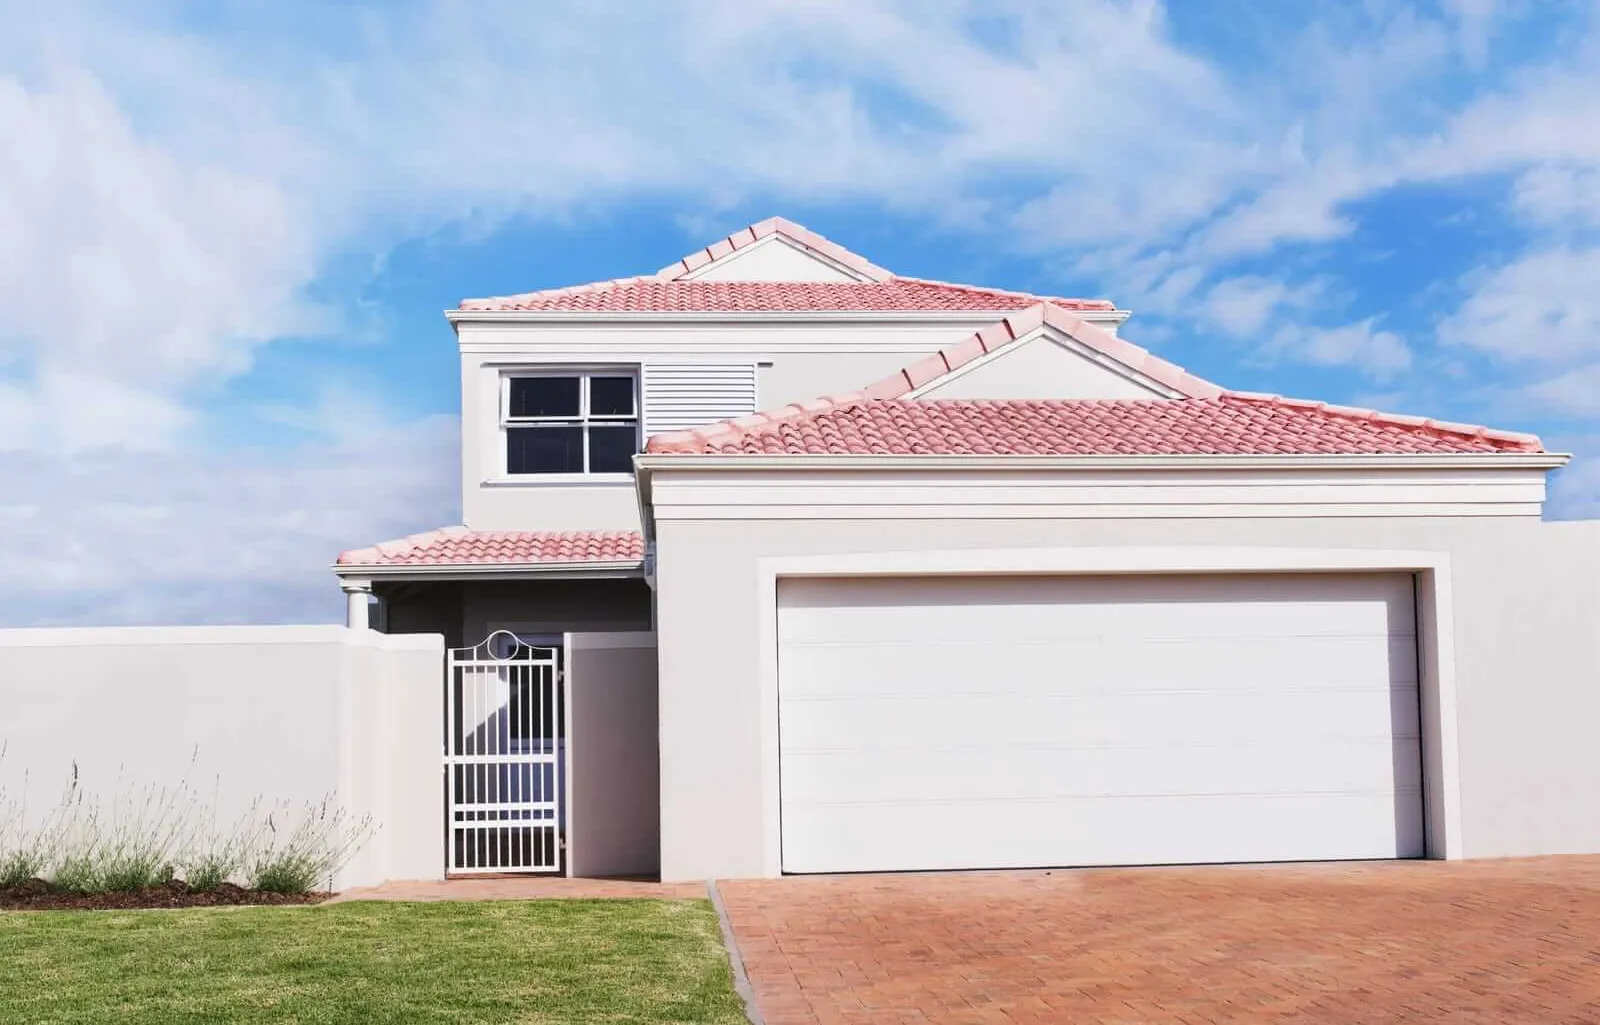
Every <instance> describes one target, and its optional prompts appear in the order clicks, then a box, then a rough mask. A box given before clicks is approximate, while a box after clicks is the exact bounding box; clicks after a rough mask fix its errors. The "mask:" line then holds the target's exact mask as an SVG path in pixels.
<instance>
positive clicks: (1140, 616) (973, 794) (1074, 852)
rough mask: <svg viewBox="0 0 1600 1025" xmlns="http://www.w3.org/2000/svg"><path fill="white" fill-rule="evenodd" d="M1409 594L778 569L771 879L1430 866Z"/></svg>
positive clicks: (1400, 589) (1392, 583) (1359, 586)
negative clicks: (776, 801) (1199, 866)
mask: <svg viewBox="0 0 1600 1025" xmlns="http://www.w3.org/2000/svg"><path fill="white" fill-rule="evenodd" d="M1412 587H1413V584H1412V578H1411V577H1410V576H1403V575H1322V576H1226V577H1224V576H1187V577H1072V578H1059V577H1056V578H982V579H975V578H916V579H912V578H895V579H853V580H785V581H782V582H781V583H780V586H779V590H778V605H779V613H778V622H779V627H778V629H779V637H780V653H779V658H780V663H779V736H780V746H781V766H780V768H781V788H782V828H783V868H784V870H785V871H787V872H856V871H888V870H901V869H946V868H1003V867H1028V866H1048V865H1135V864H1181V863H1204V862H1228V861H1292V860H1331V859H1346V858H1394V857H1416V856H1420V855H1421V854H1422V853H1423V836H1422V796H1421V767H1420V766H1421V758H1420V755H1419V743H1418V732H1419V731H1418V725H1419V714H1418V706H1417V657H1416V640H1415V630H1414V614H1413V592H1412Z"/></svg>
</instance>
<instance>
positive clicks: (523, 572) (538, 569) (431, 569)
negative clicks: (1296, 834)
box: [332, 561, 644, 583]
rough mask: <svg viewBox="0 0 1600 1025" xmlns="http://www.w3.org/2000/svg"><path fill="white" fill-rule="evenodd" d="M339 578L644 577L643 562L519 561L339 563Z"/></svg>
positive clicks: (557, 578)
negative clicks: (479, 563)
mask: <svg viewBox="0 0 1600 1025" xmlns="http://www.w3.org/2000/svg"><path fill="white" fill-rule="evenodd" d="M332 568H333V572H334V573H335V574H336V575H338V576H340V577H358V578H361V579H364V580H367V581H370V582H373V583H376V582H379V581H398V580H418V581H421V580H578V579H610V578H627V577H642V576H644V563H643V562H640V561H631V562H575V563H548V562H546V563H522V564H516V563H512V564H508V565H504V566H458V565H451V566H342V565H338V564H335V565H334V566H333V567H332Z"/></svg>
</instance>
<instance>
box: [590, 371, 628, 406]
mask: <svg viewBox="0 0 1600 1025" xmlns="http://www.w3.org/2000/svg"><path fill="white" fill-rule="evenodd" d="M589 415H590V416H632V415H633V378H631V377H591V378H589Z"/></svg>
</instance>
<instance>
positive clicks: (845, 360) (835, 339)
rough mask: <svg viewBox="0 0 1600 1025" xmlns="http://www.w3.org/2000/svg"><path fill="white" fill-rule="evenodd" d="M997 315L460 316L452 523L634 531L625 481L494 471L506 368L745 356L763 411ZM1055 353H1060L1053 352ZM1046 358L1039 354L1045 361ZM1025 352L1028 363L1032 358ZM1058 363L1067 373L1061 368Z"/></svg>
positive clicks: (1078, 380)
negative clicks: (457, 478)
mask: <svg viewBox="0 0 1600 1025" xmlns="http://www.w3.org/2000/svg"><path fill="white" fill-rule="evenodd" d="M1003 316H1004V314H1002V313H993V312H990V313H980V314H976V315H974V314H970V313H963V314H948V315H937V316H933V315H930V316H927V317H918V318H908V317H906V316H904V315H900V316H896V317H890V318H886V319H881V320H873V319H869V318H864V317H862V316H860V315H857V316H852V317H849V318H842V319H836V320H827V319H824V318H821V317H813V318H810V319H798V320H789V321H784V320H777V319H763V320H746V321H737V320H716V319H705V318H684V319H679V320H660V319H655V320H647V319H638V320H632V321H623V320H609V321H606V320H570V321H542V322H536V323H524V322H516V321H490V322H463V323H460V324H458V325H457V331H458V333H459V336H460V342H461V410H462V418H461V473H462V479H461V494H462V515H463V522H465V523H466V525H467V526H469V527H472V528H474V529H477V530H534V529H542V530H631V529H637V528H638V526H639V510H638V503H637V501H636V500H635V498H634V491H633V483H632V480H631V479H630V478H628V477H626V476H623V477H618V478H612V479H595V480H592V481H586V482H581V483H572V482H569V481H549V480H546V481H539V480H528V479H524V478H515V479H509V478H507V477H506V476H505V474H504V468H505V462H504V461H505V452H504V442H503V440H502V437H501V433H500V426H499V401H500V378H501V375H502V374H503V373H505V372H506V371H507V370H508V369H511V368H514V367H518V366H534V365H583V364H595V363H604V364H608V365H621V366H629V365H633V366H637V365H640V364H643V363H646V362H649V361H651V360H663V359H665V360H674V361H688V362H708V363H711V362H717V361H736V362H746V361H747V362H753V363H756V364H758V368H757V396H756V405H757V408H760V409H772V408H775V407H777V406H782V405H785V404H786V403H790V402H803V401H807V400H810V399H814V398H817V397H819V396H823V395H832V394H839V393H843V392H850V391H856V390H858V389H861V388H863V387H866V386H867V385H869V384H873V383H875V382H877V381H879V380H881V379H883V378H884V377H887V376H888V375H890V374H892V373H894V372H895V371H897V370H899V369H901V368H902V367H905V366H907V365H908V364H910V363H914V362H916V361H917V360H918V359H921V358H922V357H924V356H927V355H929V354H931V353H934V352H936V351H938V350H939V349H941V348H943V347H945V346H947V345H952V344H954V343H956V342H959V341H960V340H961V339H963V338H965V337H967V336H968V335H970V334H972V333H973V332H975V331H977V330H979V329H981V328H984V327H987V326H988V325H990V324H993V323H995V322H996V321H998V320H1000V319H1001V318H1002V317H1003ZM1119 316H1120V314H1119ZM1102 326H1114V323H1112V322H1109V321H1108V322H1107V324H1103V325H1102ZM1060 354H1061V355H1066V356H1069V357H1070V354H1068V353H1065V351H1064V350H1062V351H1061V352H1060ZM1048 357H1049V354H1045V356H1044V358H1046V359H1048ZM1026 359H1027V360H1029V361H1030V362H1037V360H1035V359H1034V358H1033V357H1032V356H1028V357H1026ZM1032 369H1033V371H1034V373H1033V374H1030V373H1029V370H1030V368H1029V367H1027V366H1021V365H1019V366H1018V367H1017V368H1016V369H1015V371H1012V370H1002V369H1001V368H1000V367H998V366H997V367H995V368H994V369H993V370H986V371H984V373H983V376H982V377H979V378H978V379H977V380H976V381H975V382H974V383H975V384H982V383H984V382H985V381H990V383H991V384H992V383H993V381H992V379H993V378H994V377H995V375H999V377H1000V381H1001V382H1002V383H1003V388H1009V389H1012V390H1016V389H1018V388H1022V387H1023V384H1022V382H1023V381H1027V382H1029V383H1028V385H1027V387H1029V388H1040V387H1041V385H1040V380H1041V378H1039V377H1038V376H1037V374H1038V373H1039V372H1040V371H1039V368H1037V367H1033V368H1032ZM1052 369H1053V371H1054V372H1058V373H1059V372H1061V371H1062V369H1063V368H1062V365H1061V364H1060V363H1059V362H1058V361H1056V362H1053V364H1052ZM1066 369H1067V370H1068V371H1076V368H1074V367H1072V366H1070V365H1068V366H1067V367H1066ZM1102 386H1103V387H1102ZM1061 387H1062V388H1063V389H1064V390H1062V391H1061V392H1060V394H1061V395H1063V396H1076V397H1084V396H1091V395H1092V396H1101V397H1106V398H1115V397H1119V396H1124V395H1131V394H1145V393H1144V392H1143V391H1142V390H1141V389H1139V388H1138V387H1137V386H1135V385H1131V384H1129V383H1128V382H1126V381H1124V380H1122V379H1121V378H1117V377H1116V376H1115V375H1112V374H1109V373H1107V372H1104V371H1096V370H1094V369H1093V368H1087V369H1084V370H1082V371H1081V372H1074V373H1069V374H1068V375H1067V377H1066V378H1065V379H1064V380H1063V383H1062V385H1061ZM991 390H992V389H991ZM1002 390H1003V389H1002ZM1044 391H1045V392H1049V391H1050V389H1049V388H1045V389H1044ZM955 394H956V393H952V396H954V395H955ZM1019 394H1020V393H1019ZM1028 394H1029V395H1031V394H1032V392H1029V393H1028ZM1021 397H1026V396H1021Z"/></svg>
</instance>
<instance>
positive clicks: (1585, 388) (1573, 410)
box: [1522, 363, 1600, 418]
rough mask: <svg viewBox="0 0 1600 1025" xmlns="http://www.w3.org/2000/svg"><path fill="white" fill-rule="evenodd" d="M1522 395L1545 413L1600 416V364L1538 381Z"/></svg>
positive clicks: (1578, 368) (1593, 364)
mask: <svg viewBox="0 0 1600 1025" xmlns="http://www.w3.org/2000/svg"><path fill="white" fill-rule="evenodd" d="M1522 394H1523V396H1525V397H1526V398H1527V399H1528V400H1529V401H1530V402H1531V403H1532V404H1533V406H1534V408H1536V409H1538V410H1540V411H1542V412H1554V413H1558V414H1565V415H1567V416H1576V417H1594V418H1600V363H1591V364H1588V365H1587V366H1582V367H1577V368H1575V369H1572V370H1568V371H1567V372H1566V373H1563V374H1557V375H1556V376H1555V377H1550V378H1546V379H1544V380H1541V381H1536V382H1534V383H1533V384H1530V385H1528V386H1527V387H1526V388H1524V389H1523V391H1522Z"/></svg>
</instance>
